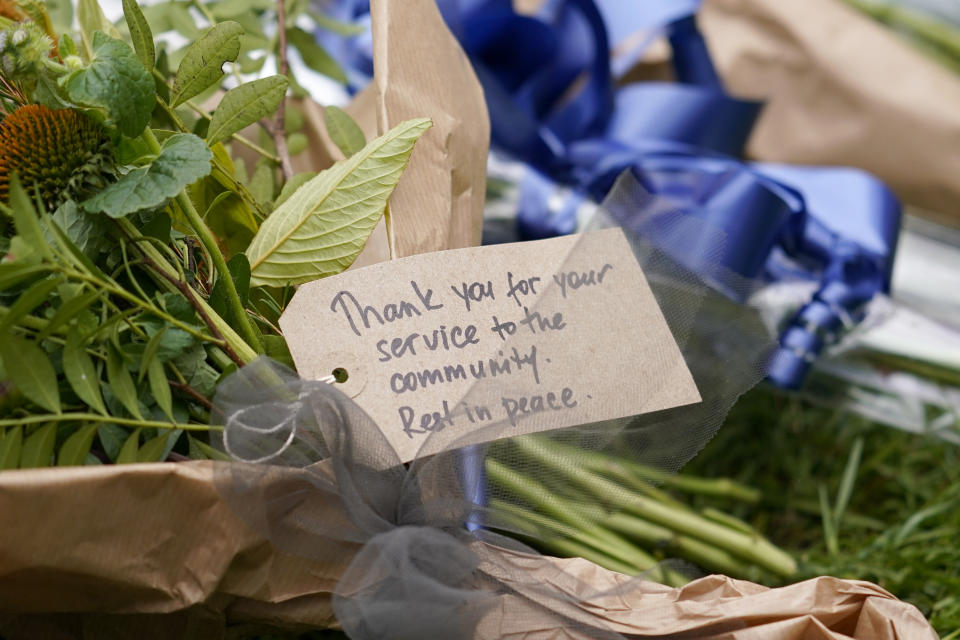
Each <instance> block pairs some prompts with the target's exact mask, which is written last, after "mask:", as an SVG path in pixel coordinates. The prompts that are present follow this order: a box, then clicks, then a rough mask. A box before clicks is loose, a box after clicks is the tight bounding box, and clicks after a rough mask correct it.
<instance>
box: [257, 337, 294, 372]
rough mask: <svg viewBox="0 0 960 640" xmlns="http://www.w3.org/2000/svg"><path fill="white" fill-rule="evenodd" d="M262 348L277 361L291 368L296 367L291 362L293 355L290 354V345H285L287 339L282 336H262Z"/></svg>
mask: <svg viewBox="0 0 960 640" xmlns="http://www.w3.org/2000/svg"><path fill="white" fill-rule="evenodd" d="M263 348H264V350H265V351H266V355H268V356H270V357H271V358H273V359H274V360H276V361H277V362H279V363H281V364H285V365H287V366H288V367H290V368H291V369H296V368H297V366H296V365H295V364H294V362H293V356H292V355H290V347H289V346H287V341H286V340H285V339H284V337H283V336H263Z"/></svg>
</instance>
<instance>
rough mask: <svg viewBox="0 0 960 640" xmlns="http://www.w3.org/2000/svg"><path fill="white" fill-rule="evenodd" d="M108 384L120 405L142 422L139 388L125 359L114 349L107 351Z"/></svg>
mask: <svg viewBox="0 0 960 640" xmlns="http://www.w3.org/2000/svg"><path fill="white" fill-rule="evenodd" d="M107 383H109V385H110V390H111V391H113V395H115V396H116V397H117V400H119V401H120V404H122V405H123V406H124V407H125V408H126V410H127V411H129V412H130V414H131V415H133V416H134V417H135V418H139V419H141V420H142V419H143V415H142V414H141V413H140V404H139V403H138V402H137V388H136V387H135V386H134V384H133V376H131V375H130V371H128V370H127V366H126V364H124V362H123V358H122V357H121V356H120V354H119V353H117V350H116V349H114V348H113V347H110V348H108V349H107Z"/></svg>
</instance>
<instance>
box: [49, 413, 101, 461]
mask: <svg viewBox="0 0 960 640" xmlns="http://www.w3.org/2000/svg"><path fill="white" fill-rule="evenodd" d="M98 426H99V425H97V424H96V423H93V424H85V425H83V426H82V427H80V428H79V429H77V431H76V432H75V433H74V434H73V435H71V436H70V437H69V438H67V439H66V441H65V442H64V443H63V444H62V445H60V451H59V453H57V466H58V467H78V466H80V465H82V464H83V463H84V460H86V459H87V454H88V453H90V447H91V446H93V438H94V436H96V435H97V427H98Z"/></svg>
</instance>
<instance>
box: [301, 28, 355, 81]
mask: <svg viewBox="0 0 960 640" xmlns="http://www.w3.org/2000/svg"><path fill="white" fill-rule="evenodd" d="M287 40H288V41H289V42H290V44H292V45H293V46H294V47H296V48H297V51H299V52H300V57H301V58H303V63H304V64H305V65H307V66H308V67H310V68H311V69H313V70H314V71H316V72H317V73H322V74H323V75H325V76H327V77H328V78H333V79H334V80H336V81H337V82H339V83H341V84H346V83H347V75H346V74H345V73H344V72H343V69H341V68H340V65H339V64H337V61H336V60H334V59H333V58H332V57H331V56H330V54H329V53H327V51H326V49H324V48H323V47H321V46H320V44H319V43H317V41H316V40H315V39H314V37H313V36H312V35H310V34H309V33H307V32H306V31H304V30H303V29H300V28H299V27H291V28H289V29H287Z"/></svg>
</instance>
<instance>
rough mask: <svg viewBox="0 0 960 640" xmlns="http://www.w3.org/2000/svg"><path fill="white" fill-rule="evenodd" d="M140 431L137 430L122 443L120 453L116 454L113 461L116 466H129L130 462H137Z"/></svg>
mask: <svg viewBox="0 0 960 640" xmlns="http://www.w3.org/2000/svg"><path fill="white" fill-rule="evenodd" d="M139 454H140V429H137V430H136V431H134V432H133V433H131V434H130V437H129V438H127V441H126V442H124V443H123V446H122V447H120V453H118V454H117V459H116V460H115V461H114V462H116V463H117V464H129V463H131V462H137V461H138V460H139V457H140V455H139Z"/></svg>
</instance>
